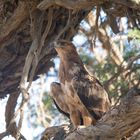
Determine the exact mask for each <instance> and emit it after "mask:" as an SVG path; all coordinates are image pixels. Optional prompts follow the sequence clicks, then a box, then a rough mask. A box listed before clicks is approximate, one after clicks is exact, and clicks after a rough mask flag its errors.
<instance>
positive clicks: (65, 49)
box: [54, 41, 78, 57]
mask: <svg viewBox="0 0 140 140" xmlns="http://www.w3.org/2000/svg"><path fill="white" fill-rule="evenodd" d="M54 47H55V50H56V51H57V53H58V55H59V56H60V57H64V56H68V55H72V54H74V55H78V54H77V52H76V48H75V47H74V45H73V44H72V43H70V42H65V41H63V42H58V43H55V44H54Z"/></svg>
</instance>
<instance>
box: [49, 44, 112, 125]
mask: <svg viewBox="0 0 140 140" xmlns="http://www.w3.org/2000/svg"><path fill="white" fill-rule="evenodd" d="M54 47H55V50H56V51H57V53H58V56H59V57H60V66H59V80H60V83H57V82H53V83H52V84H51V93H50V95H51V96H52V98H53V100H54V102H55V105H56V106H57V108H58V110H59V111H60V112H61V113H63V114H65V115H66V116H67V117H69V118H70V120H71V122H72V124H73V125H74V126H75V127H77V126H79V125H85V126H89V125H94V124H95V123H96V122H97V120H98V119H100V118H101V117H102V115H103V114H104V113H105V112H107V111H108V110H109V109H110V100H109V97H108V94H107V92H106V90H105V89H104V87H103V86H102V85H101V83H100V82H99V81H98V79H97V78H96V77H95V76H93V75H91V74H90V73H89V72H88V70H87V69H86V68H85V66H84V64H83V62H82V60H81V59H80V57H79V55H78V53H77V51H76V48H75V46H74V45H73V44H72V43H71V42H65V41H61V42H59V43H55V45H54Z"/></svg>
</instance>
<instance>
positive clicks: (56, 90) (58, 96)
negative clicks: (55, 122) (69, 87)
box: [50, 82, 70, 118]
mask: <svg viewBox="0 0 140 140" xmlns="http://www.w3.org/2000/svg"><path fill="white" fill-rule="evenodd" d="M50 96H51V97H52V98H53V101H54V104H55V106H56V107H57V109H58V111H59V112H60V113H62V114H64V115H65V116H67V117H68V118H69V117H70V115H69V108H68V105H67V103H66V98H67V97H66V96H67V95H66V94H64V93H63V91H62V89H61V85H60V83H57V82H53V83H51V92H50Z"/></svg>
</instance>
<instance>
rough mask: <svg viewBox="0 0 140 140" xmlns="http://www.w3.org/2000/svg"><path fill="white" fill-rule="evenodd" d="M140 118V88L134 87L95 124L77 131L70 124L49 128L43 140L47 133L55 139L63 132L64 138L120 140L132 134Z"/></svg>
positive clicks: (72, 139) (45, 139)
mask: <svg viewBox="0 0 140 140" xmlns="http://www.w3.org/2000/svg"><path fill="white" fill-rule="evenodd" d="M139 120H140V90H135V89H132V90H130V91H129V92H128V94H127V96H126V97H125V98H123V99H122V101H121V103H120V105H118V106H116V107H113V108H112V109H111V110H110V111H108V112H107V113H106V114H105V115H104V116H103V117H102V118H101V119H100V120H99V121H98V122H97V123H96V125H95V126H89V127H86V128H80V127H79V128H78V129H77V130H75V131H73V130H72V129H70V128H68V126H61V127H52V128H47V130H46V131H45V132H46V133H44V137H42V140H47V138H45V136H46V134H47V136H48V138H51V137H54V139H57V138H59V137H60V134H61V138H62V140H63V139H65V140H77V139H79V140H119V139H121V138H124V137H129V136H131V134H132V133H133V132H134V131H135V130H137V129H138V128H139V127H140V121H139ZM62 129H63V130H65V133H64V132H62ZM50 130H51V131H50ZM53 130H55V131H53ZM68 131H69V132H68ZM50 132H54V133H53V134H52V133H50ZM58 132H59V133H58ZM62 133H63V134H62ZM50 134H51V135H50Z"/></svg>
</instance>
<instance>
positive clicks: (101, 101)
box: [71, 76, 110, 119]
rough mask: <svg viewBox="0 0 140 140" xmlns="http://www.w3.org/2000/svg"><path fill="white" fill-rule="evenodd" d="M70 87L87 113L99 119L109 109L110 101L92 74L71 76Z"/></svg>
mask: <svg viewBox="0 0 140 140" xmlns="http://www.w3.org/2000/svg"><path fill="white" fill-rule="evenodd" d="M71 84H72V87H73V90H74V92H75V93H76V94H77V95H78V96H79V98H80V100H81V102H82V103H83V104H84V106H85V107H86V108H87V110H88V111H89V113H90V114H91V115H92V116H93V117H94V118H95V119H100V118H101V116H102V114H103V113H104V112H106V111H108V110H109V108H110V101H109V98H108V94H107V93H106V91H105V89H104V88H103V86H102V85H101V84H100V82H99V81H98V80H97V79H96V78H95V77H93V76H85V77H84V76H83V77H77V76H75V77H73V79H72V82H71Z"/></svg>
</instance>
